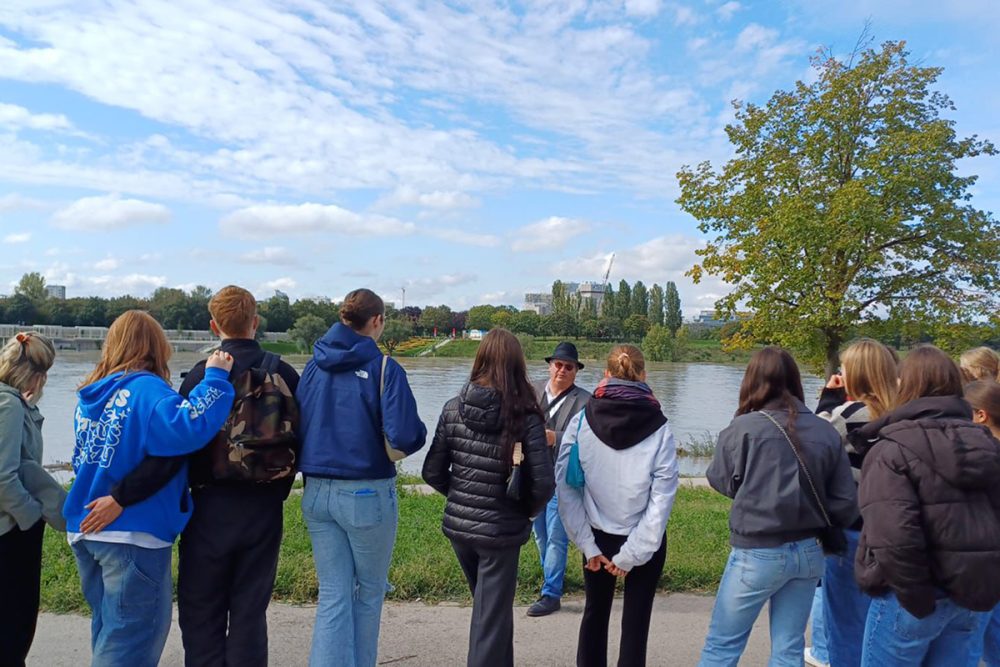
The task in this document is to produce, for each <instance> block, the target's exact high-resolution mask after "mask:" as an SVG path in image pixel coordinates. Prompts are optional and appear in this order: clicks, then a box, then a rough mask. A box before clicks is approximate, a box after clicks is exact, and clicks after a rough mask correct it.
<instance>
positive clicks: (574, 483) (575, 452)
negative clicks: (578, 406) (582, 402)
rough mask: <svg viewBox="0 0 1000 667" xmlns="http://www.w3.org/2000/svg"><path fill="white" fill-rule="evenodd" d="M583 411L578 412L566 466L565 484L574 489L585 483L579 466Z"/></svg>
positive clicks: (580, 487) (581, 466) (581, 486)
mask: <svg viewBox="0 0 1000 667" xmlns="http://www.w3.org/2000/svg"><path fill="white" fill-rule="evenodd" d="M583 412H584V411H583V410H580V421H578V422H577V423H576V438H575V439H574V440H573V444H572V445H570V447H569V464H568V465H567V466H566V484H568V485H569V486H571V487H573V488H574V489H582V488H583V485H584V483H585V481H586V480H585V478H584V474H583V465H581V464H580V427H581V426H583V419H584V416H583Z"/></svg>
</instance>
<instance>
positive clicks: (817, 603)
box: [809, 586, 830, 663]
mask: <svg viewBox="0 0 1000 667" xmlns="http://www.w3.org/2000/svg"><path fill="white" fill-rule="evenodd" d="M809 623H810V624H811V625H812V630H811V631H810V633H809V634H810V636H811V639H812V653H813V657H814V658H816V659H817V660H819V661H820V662H825V663H829V662H830V651H829V643H830V642H829V640H828V635H827V627H826V616H825V614H824V612H823V587H822V586H817V587H816V592H815V593H813V601H812V609H811V610H810V612H809Z"/></svg>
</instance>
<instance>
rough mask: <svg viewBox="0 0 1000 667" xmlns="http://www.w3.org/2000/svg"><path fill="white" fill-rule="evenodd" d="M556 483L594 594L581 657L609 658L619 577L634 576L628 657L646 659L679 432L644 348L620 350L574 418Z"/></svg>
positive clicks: (626, 625)
mask: <svg viewBox="0 0 1000 667" xmlns="http://www.w3.org/2000/svg"><path fill="white" fill-rule="evenodd" d="M556 483H557V485H558V496H559V516H560V517H561V518H562V522H563V525H564V526H565V527H566V534H567V535H569V538H570V539H571V540H573V543H574V544H576V545H577V547H579V549H580V551H581V552H582V553H583V582H584V590H585V592H586V601H585V604H584V611H583V620H582V621H581V622H580V639H579V644H578V647H577V653H576V664H577V665H578V666H581V667H591V666H593V667H604V666H605V665H607V664H608V624H609V622H610V620H611V605H612V603H613V601H614V596H615V580H616V579H618V578H624V579H625V600H624V612H623V615H622V630H621V632H622V635H621V645H620V649H619V653H618V664H619V665H622V666H624V665H629V666H633V665H644V664H646V645H647V642H648V639H649V623H650V616H651V614H652V611H653V599H654V597H655V595H656V587H657V584H658V583H659V580H660V575H661V574H662V573H663V566H664V565H665V563H666V559H667V536H666V529H667V520H668V519H669V518H670V510H671V508H672V507H673V504H674V496H675V495H676V493H677V485H678V483H679V478H678V467H677V448H676V444H675V442H674V436H673V434H672V433H671V432H670V427H669V426H667V418H666V417H664V416H663V411H662V409H661V408H660V403H659V401H657V400H656V397H655V396H653V390H652V389H650V388H649V385H647V384H646V360H645V358H644V357H643V355H642V352H641V351H640V350H639V348H637V347H633V346H632V345H619V346H617V347H615V348H614V349H613V350H611V353H610V354H609V355H608V361H607V367H606V369H605V371H604V379H603V380H601V382H600V383H599V384H598V385H597V388H596V389H595V390H594V394H593V396H592V397H591V398H590V399H589V400H588V401H587V405H586V407H585V408H584V409H583V410H582V411H580V413H579V414H578V415H577V416H575V417H574V418H573V419H572V420H570V422H569V424H567V425H566V435H565V436H564V442H563V443H562V446H561V448H560V450H559V460H558V463H557V464H556ZM626 575H628V576H626Z"/></svg>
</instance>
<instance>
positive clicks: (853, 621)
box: [823, 530, 872, 667]
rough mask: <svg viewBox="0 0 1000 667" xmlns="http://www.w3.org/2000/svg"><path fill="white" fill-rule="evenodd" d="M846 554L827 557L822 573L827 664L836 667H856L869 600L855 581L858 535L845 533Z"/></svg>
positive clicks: (854, 531)
mask: <svg viewBox="0 0 1000 667" xmlns="http://www.w3.org/2000/svg"><path fill="white" fill-rule="evenodd" d="M844 536H845V537H846V538H847V552H846V553H845V554H844V555H843V556H827V557H826V569H825V570H824V571H823V600H824V602H823V613H824V614H825V620H826V637H827V639H828V640H829V644H828V646H829V654H830V664H832V665H837V667H841V666H843V667H858V665H860V664H861V647H863V646H864V639H865V623H866V622H867V620H868V607H869V606H870V605H871V603H872V599H871V597H869V596H868V595H866V594H865V593H863V592H862V591H861V589H860V588H859V587H858V584H857V582H856V581H855V580H854V554H855V553H856V552H857V550H858V539H859V538H860V536H861V533H860V532H858V531H856V530H845V531H844Z"/></svg>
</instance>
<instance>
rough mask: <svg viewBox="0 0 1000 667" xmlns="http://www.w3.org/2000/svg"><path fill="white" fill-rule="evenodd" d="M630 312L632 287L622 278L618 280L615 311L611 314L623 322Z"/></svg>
mask: <svg viewBox="0 0 1000 667" xmlns="http://www.w3.org/2000/svg"><path fill="white" fill-rule="evenodd" d="M631 314H632V288H631V287H629V284H628V282H627V281H626V280H625V279H624V278H623V279H622V280H620V281H619V282H618V293H617V294H615V312H614V313H613V315H614V316H615V317H617V318H618V319H619V320H621V321H622V322H624V321H625V320H626V319H628V316H629V315H631Z"/></svg>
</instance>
